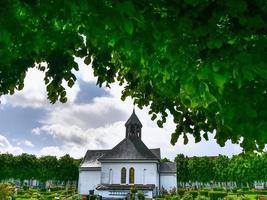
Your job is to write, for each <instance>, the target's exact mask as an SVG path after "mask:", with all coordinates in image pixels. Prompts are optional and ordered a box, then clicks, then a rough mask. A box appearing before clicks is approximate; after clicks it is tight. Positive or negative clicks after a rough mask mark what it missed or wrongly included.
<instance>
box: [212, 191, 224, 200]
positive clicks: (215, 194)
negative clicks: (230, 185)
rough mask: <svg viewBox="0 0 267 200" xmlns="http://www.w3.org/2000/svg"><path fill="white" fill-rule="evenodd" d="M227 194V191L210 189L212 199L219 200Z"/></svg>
mask: <svg viewBox="0 0 267 200" xmlns="http://www.w3.org/2000/svg"><path fill="white" fill-rule="evenodd" d="M225 196H227V192H219V191H218V192H217V191H210V192H209V198H210V200H218V199H223V198H224V197H225Z"/></svg>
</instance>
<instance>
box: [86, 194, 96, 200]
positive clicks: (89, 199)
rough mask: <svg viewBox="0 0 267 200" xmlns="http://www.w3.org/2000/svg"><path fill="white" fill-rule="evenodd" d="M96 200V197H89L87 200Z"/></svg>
mask: <svg viewBox="0 0 267 200" xmlns="http://www.w3.org/2000/svg"><path fill="white" fill-rule="evenodd" d="M95 199H96V195H89V198H88V200H95Z"/></svg>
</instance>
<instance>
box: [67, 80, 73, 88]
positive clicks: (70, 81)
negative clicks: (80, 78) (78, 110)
mask: <svg viewBox="0 0 267 200" xmlns="http://www.w3.org/2000/svg"><path fill="white" fill-rule="evenodd" d="M73 85H74V81H73V80H72V79H70V80H69V81H68V86H69V87H70V88H71V87H72V86H73Z"/></svg>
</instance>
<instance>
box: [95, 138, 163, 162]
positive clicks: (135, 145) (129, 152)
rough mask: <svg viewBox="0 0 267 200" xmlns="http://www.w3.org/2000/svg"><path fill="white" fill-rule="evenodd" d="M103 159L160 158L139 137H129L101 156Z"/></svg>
mask: <svg viewBox="0 0 267 200" xmlns="http://www.w3.org/2000/svg"><path fill="white" fill-rule="evenodd" d="M99 160H100V161H102V160H159V158H158V157H157V156H156V155H155V154H154V153H153V152H152V151H151V150H150V149H148V148H147V146H146V145H145V144H144V143H143V142H142V140H141V139H140V138H138V137H128V138H125V139H124V140H122V141H121V142H120V143H119V144H117V145H116V146H115V147H114V148H113V149H111V150H110V151H108V152H107V153H106V154H105V155H103V156H102V157H101V158H99Z"/></svg>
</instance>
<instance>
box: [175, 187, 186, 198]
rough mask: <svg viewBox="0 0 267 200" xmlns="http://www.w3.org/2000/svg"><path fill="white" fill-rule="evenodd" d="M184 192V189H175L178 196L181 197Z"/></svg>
mask: <svg viewBox="0 0 267 200" xmlns="http://www.w3.org/2000/svg"><path fill="white" fill-rule="evenodd" d="M185 192H186V190H185V189H178V190H177V193H178V194H179V196H180V197H183V196H184V193H185Z"/></svg>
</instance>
